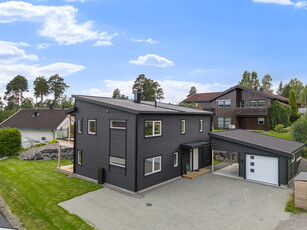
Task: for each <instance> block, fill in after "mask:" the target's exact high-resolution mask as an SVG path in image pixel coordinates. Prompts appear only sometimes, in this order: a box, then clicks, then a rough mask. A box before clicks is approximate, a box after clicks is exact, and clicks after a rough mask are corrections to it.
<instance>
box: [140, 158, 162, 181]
mask: <svg viewBox="0 0 307 230" xmlns="http://www.w3.org/2000/svg"><path fill="white" fill-rule="evenodd" d="M157 158H160V169H159V170H156V171H155V159H157ZM147 159H152V162H151V163H152V165H151V167H152V168H151V169H152V171H151V172H150V173H145V174H144V175H145V176H149V175H151V174H154V173H158V172H161V171H162V156H158V157H148V158H146V159H145V160H144V168H145V161H146V160H147Z"/></svg>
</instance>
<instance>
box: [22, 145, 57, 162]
mask: <svg viewBox="0 0 307 230" xmlns="http://www.w3.org/2000/svg"><path fill="white" fill-rule="evenodd" d="M58 148H59V143H54V144H49V145H43V146H39V147H36V148H32V149H29V150H27V151H24V152H22V153H21V154H19V156H18V158H19V159H21V160H23V159H24V158H25V157H27V156H31V155H35V154H36V153H39V152H41V151H42V150H45V149H58Z"/></svg>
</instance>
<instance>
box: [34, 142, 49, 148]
mask: <svg viewBox="0 0 307 230" xmlns="http://www.w3.org/2000/svg"><path fill="white" fill-rule="evenodd" d="M43 145H47V144H46V143H39V144H36V145H34V148H36V147H40V146H43Z"/></svg>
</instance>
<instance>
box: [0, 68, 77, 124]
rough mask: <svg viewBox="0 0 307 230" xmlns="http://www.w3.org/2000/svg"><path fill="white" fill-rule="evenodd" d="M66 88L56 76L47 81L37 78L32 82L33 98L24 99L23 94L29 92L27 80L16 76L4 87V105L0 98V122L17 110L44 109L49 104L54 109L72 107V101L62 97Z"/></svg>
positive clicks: (43, 78) (62, 80)
mask: <svg viewBox="0 0 307 230" xmlns="http://www.w3.org/2000/svg"><path fill="white" fill-rule="evenodd" d="M68 87H69V86H68V85H67V84H66V83H65V82H64V79H63V78H62V77H60V76H59V75H58V74H55V75H52V76H51V77H49V79H46V78H45V77H44V76H39V77H37V78H36V79H35V80H34V82H33V90H34V94H33V97H24V93H25V92H28V91H29V84H28V80H27V79H26V78H25V77H24V76H22V75H17V76H16V77H14V78H13V79H12V80H11V81H10V82H9V83H8V84H7V85H6V91H5V95H4V98H3V100H4V101H5V102H6V103H4V102H3V100H2V98H1V97H0V122H2V121H3V120H5V119H6V118H8V117H9V116H11V115H12V114H14V113H15V112H16V111H18V110H19V109H33V108H36V107H41V108H44V107H49V105H50V104H52V105H53V107H55V108H56V107H60V108H61V107H64V108H71V107H73V99H72V98H71V97H67V96H66V95H64V93H65V91H66V89H67V88H68ZM50 94H53V99H52V100H50V99H47V100H44V98H45V97H47V96H48V95H50ZM33 98H35V101H34V99H33Z"/></svg>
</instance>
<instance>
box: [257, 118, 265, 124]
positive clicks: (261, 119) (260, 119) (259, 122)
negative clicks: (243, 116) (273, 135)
mask: <svg viewBox="0 0 307 230" xmlns="http://www.w3.org/2000/svg"><path fill="white" fill-rule="evenodd" d="M258 125H264V117H258Z"/></svg>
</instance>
